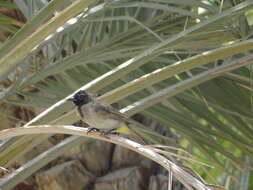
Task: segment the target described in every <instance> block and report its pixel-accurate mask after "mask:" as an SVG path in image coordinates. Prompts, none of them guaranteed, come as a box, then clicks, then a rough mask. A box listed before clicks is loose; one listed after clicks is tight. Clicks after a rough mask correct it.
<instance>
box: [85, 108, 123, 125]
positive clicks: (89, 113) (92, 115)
mask: <svg viewBox="0 0 253 190" xmlns="http://www.w3.org/2000/svg"><path fill="white" fill-rule="evenodd" d="M82 112H83V115H84V116H83V121H84V122H85V123H87V124H88V125H89V126H90V127H95V128H100V129H111V128H117V127H120V124H121V122H119V121H118V120H115V119H111V118H110V117H108V116H107V115H101V114H97V112H96V111H95V109H94V108H93V107H92V105H87V106H83V107H82Z"/></svg>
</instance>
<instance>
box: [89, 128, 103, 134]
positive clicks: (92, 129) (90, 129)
mask: <svg viewBox="0 0 253 190" xmlns="http://www.w3.org/2000/svg"><path fill="white" fill-rule="evenodd" d="M92 132H100V130H99V129H98V128H95V127H90V128H88V131H87V134H88V133H92Z"/></svg>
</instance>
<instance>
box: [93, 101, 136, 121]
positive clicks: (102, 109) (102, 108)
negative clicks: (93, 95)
mask: <svg viewBox="0 0 253 190" xmlns="http://www.w3.org/2000/svg"><path fill="white" fill-rule="evenodd" d="M95 111H96V113H97V114H98V115H101V116H103V115H105V114H106V115H107V117H110V118H112V119H115V120H122V121H124V122H125V123H126V124H129V123H131V120H130V119H129V118H127V117H126V116H125V115H124V114H122V113H120V112H119V111H118V110H117V109H115V108H113V107H112V106H110V105H107V104H103V103H101V102H97V104H95Z"/></svg>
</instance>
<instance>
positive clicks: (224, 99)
mask: <svg viewBox="0 0 253 190" xmlns="http://www.w3.org/2000/svg"><path fill="white" fill-rule="evenodd" d="M252 37H253V1H252V0H106V1H103V0H97V1H95V0H93V1H92V0H80V1H79V0H76V1H73V0H61V1H60V0H58V1H57V0H53V1H47V0H32V1H31V0H22V1H21V0H0V48H1V49H0V101H1V102H0V104H1V106H0V110H1V111H0V118H1V124H0V129H6V128H12V127H19V126H23V125H36V124H73V123H75V124H76V125H78V126H80V125H83V124H82V123H80V122H79V121H78V118H77V117H76V116H75V113H74V112H72V113H71V114H69V115H67V116H65V115H64V114H65V113H67V112H70V111H72V110H73V106H72V105H71V104H68V103H62V104H60V106H58V107H54V108H52V109H51V110H50V111H49V112H48V113H46V114H44V115H43V117H39V118H38V117H37V118H35V117H36V116H37V115H39V114H40V113H42V112H43V111H44V110H46V109H47V108H49V107H50V106H52V105H53V104H55V103H56V102H58V101H60V100H61V99H63V98H65V97H66V96H68V95H70V94H71V93H74V91H75V90H77V89H79V88H80V87H82V86H85V89H87V90H88V91H89V92H91V93H93V94H99V95H101V96H100V97H99V98H100V100H101V101H104V102H107V103H110V104H113V105H115V106H116V107H117V108H118V109H121V111H122V112H124V113H125V114H127V115H128V116H129V117H130V116H131V117H132V118H133V119H135V120H136V121H137V122H138V123H139V124H140V126H136V128H137V129H136V130H138V131H139V133H140V134H142V135H143V136H145V138H146V139H148V140H149V142H150V143H153V144H163V145H168V146H171V147H175V148H177V149H175V150H171V152H174V153H177V154H179V155H184V156H189V155H187V154H186V153H185V152H184V151H182V150H185V151H187V152H189V153H190V154H191V155H190V156H191V157H194V158H197V159H198V160H199V161H201V162H204V163H207V164H208V165H209V166H210V167H206V166H203V165H201V164H199V163H197V164H196V163H194V162H189V161H188V162H185V161H184V160H181V159H179V158H177V157H171V159H172V160H173V161H174V162H176V163H178V164H182V165H185V166H187V167H189V168H191V169H193V170H194V171H195V172H196V173H198V174H199V175H200V177H201V178H203V179H204V180H205V181H206V182H207V183H212V184H219V185H223V186H225V187H226V188H227V189H232V190H233V189H239V190H247V189H252V188H253V175H252V171H251V169H252V168H253V164H252V159H253V146H252V145H253V117H252V111H253V92H252V91H253V81H252V76H253V68H252V61H253V51H252V48H253V39H252ZM34 118H35V119H34ZM32 119H33V120H32ZM0 166H3V167H6V168H8V169H9V172H7V173H5V172H3V173H2V174H1V179H0V187H1V189H2V190H5V189H13V188H16V189H96V190H106V189H112V184H113V185H114V186H113V187H114V188H116V187H117V188H116V189H130V188H131V189H134V190H135V189H136V190H138V189H149V190H156V189H166V183H167V177H166V176H167V174H166V172H165V171H164V170H163V169H162V168H159V167H158V166H157V165H156V164H154V163H152V162H151V161H148V160H145V159H144V158H142V157H140V156H137V155H136V154H134V153H133V152H131V151H128V150H126V149H123V148H120V147H118V146H115V145H111V144H107V143H104V142H99V141H94V140H90V139H84V138H81V137H70V136H67V135H54V136H49V135H40V136H35V135H33V136H26V137H17V138H12V139H8V140H6V141H3V142H1V144H0ZM70 174H72V175H70ZM122 181H123V182H122ZM16 185H17V186H16ZM173 185H174V189H184V188H185V187H183V186H182V185H181V184H179V183H178V182H177V181H176V180H174V181H173Z"/></svg>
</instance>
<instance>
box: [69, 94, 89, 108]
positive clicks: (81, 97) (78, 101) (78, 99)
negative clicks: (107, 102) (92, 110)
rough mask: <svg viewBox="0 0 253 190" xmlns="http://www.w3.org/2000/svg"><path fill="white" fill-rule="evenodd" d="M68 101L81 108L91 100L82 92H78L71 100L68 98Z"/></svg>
mask: <svg viewBox="0 0 253 190" xmlns="http://www.w3.org/2000/svg"><path fill="white" fill-rule="evenodd" d="M68 100H69V101H72V102H73V103H74V104H75V105H76V106H82V105H84V104H87V103H89V102H90V101H91V100H92V98H91V96H90V95H89V94H88V93H86V92H85V91H84V90H80V91H78V92H77V93H76V94H75V95H74V96H73V97H72V98H69V99H68Z"/></svg>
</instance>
